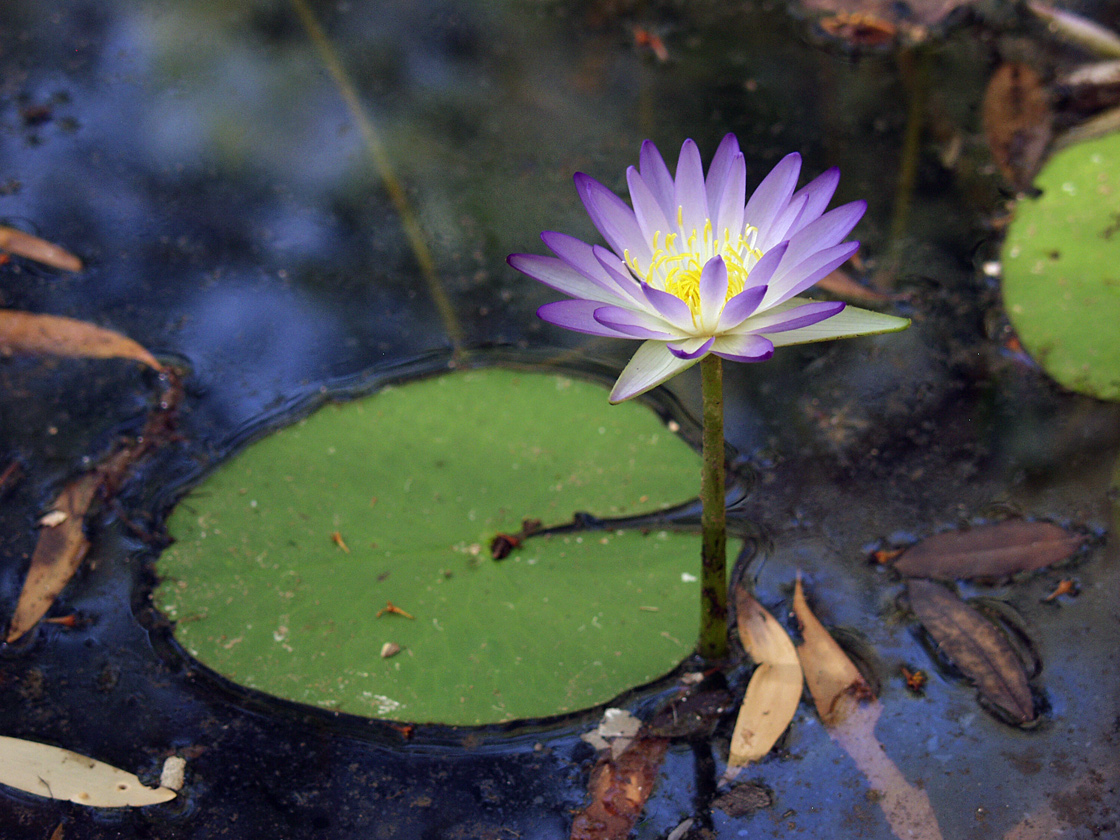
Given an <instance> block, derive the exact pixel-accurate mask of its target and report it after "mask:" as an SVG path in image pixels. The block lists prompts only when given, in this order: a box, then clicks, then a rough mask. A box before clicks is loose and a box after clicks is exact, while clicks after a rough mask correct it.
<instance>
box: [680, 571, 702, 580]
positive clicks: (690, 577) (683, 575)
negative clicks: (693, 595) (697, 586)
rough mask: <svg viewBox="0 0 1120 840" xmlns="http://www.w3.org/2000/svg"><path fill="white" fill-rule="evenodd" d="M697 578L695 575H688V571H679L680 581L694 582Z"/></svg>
mask: <svg viewBox="0 0 1120 840" xmlns="http://www.w3.org/2000/svg"><path fill="white" fill-rule="evenodd" d="M697 580H698V578H697V577H696V575H690V574H689V573H688V572H681V583H696V581H697Z"/></svg>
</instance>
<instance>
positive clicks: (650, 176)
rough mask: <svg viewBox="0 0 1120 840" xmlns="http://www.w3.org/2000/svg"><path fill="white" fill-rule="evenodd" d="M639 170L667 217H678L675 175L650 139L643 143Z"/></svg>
mask: <svg viewBox="0 0 1120 840" xmlns="http://www.w3.org/2000/svg"><path fill="white" fill-rule="evenodd" d="M638 172H640V173H641V176H642V180H643V181H645V182H646V186H647V187H649V189H650V192H652V193H653V196H654V198H656V199H657V203H658V204H660V205H661V211H662V212H663V213H664V214H665V216H666V218H669V219H676V218H677V208H676V206H675V205H674V204H673V202H674V201H675V200H676V197H675V195H676V187H675V186H674V184H673V176H672V175H670V174H669V167H668V166H666V165H665V159H664V158H662V157H661V152H659V151H657V147H656V146H655V145H653V143H652V142H651V141H649V140H646V141H645V142H644V143H642V151H641V153H640V154H639V155H638Z"/></svg>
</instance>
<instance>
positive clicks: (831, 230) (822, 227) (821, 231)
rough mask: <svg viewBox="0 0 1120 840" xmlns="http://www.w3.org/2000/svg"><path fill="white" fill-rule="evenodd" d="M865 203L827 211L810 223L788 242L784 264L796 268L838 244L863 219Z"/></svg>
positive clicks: (858, 202)
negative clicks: (812, 255) (815, 252)
mask: <svg viewBox="0 0 1120 840" xmlns="http://www.w3.org/2000/svg"><path fill="white" fill-rule="evenodd" d="M866 210H867V202H864V201H853V202H852V203H851V204H845V205H843V206H841V207H837V208H836V209H835V210H829V211H828V212H827V213H825V214H824V215H823V216H821V217H820V218H819V219H817V220H816V221H815V222H810V223H809V224H808V225H806V226H805V227H804V228H802V229H801V231H800V232H798V233H797V234H796V235H794V236H793V237H791V238H790V240H789V250H788V251H787V252H786V262H787V264H788V265H789V266H790V267H794V266H797V265H798V264H799V263H801V262H802V261H803V260H804V259H806V258H807V257H808V256H809V255H810V254H811V253H812V252H814V251H823V250H824V249H825V248H831V247H832V246H833V245H836V244H838V243H839V242H840V241H841V240H843V238H844V237H845V236H847V235H848V234H849V233H851V232H852V228H854V227H855V226H856V223H857V222H858V221H859V220H860V219H861V218H862V217H863V214H864V212H865V211H866Z"/></svg>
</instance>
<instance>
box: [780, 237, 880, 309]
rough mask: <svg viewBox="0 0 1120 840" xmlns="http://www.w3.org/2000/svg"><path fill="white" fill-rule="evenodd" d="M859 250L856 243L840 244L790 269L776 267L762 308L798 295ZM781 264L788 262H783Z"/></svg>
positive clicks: (819, 252)
mask: <svg viewBox="0 0 1120 840" xmlns="http://www.w3.org/2000/svg"><path fill="white" fill-rule="evenodd" d="M858 250H859V243H858V242H842V243H841V244H839V245H834V246H833V247H831V248H826V249H824V250H823V251H818V252H817V253H815V254H813V255H811V256H810V257H808V258H807V259H805V260H802V261H801V263H800V264H799V265H798V266H796V267H795V268H792V269H787V268H786V267H785V266H784V265H780V266H778V270H777V271H775V272H774V276H773V277H772V278H771V279H770V289H769V291H767V293H766V297H765V298H763V299H762V308H763V309H770V308H771V307H773V306H776V305H777V304H779V303H782V302H783V301H786V300H789V299H790V298H791V297H793V296H794V295H799V294H801V293H802V292H803V291H805V290H806V289H808V288H809V287H810V286H812V285H813V284H814V283H816V282H817V281H818V280H820V279H821V278H823V277H824V276H825V275H826V274H828V273H829V272H830V271H832V270H833V269H834V268H838V267H839V266H841V265H843V264H844V262H845V261H846V260H847V259H848V257H850V256H851V255H852V254H854V253H855V252H856V251H858ZM782 262H783V263H785V262H788V260H783V261H782Z"/></svg>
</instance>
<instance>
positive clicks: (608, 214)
mask: <svg viewBox="0 0 1120 840" xmlns="http://www.w3.org/2000/svg"><path fill="white" fill-rule="evenodd" d="M575 182H576V189H577V190H578V191H579V196H580V198H581V199H583V206H584V207H586V208H587V213H588V215H589V216H591V221H592V222H593V223H594V225H595V227H596V228H598V229H599V233H601V234H603V238H604V239H606V240H607V244H609V245H610V246H611V248H613V249H614V252H615V253H616V254H618V255H619V256H620V257H622V256H625V253H626V251H627V250H629V251H630V253H631V254H633V255H634V256H635V257H637V259H638V260H640V261H642V262H649V259H650V256H651V254H650V250H649V244H648V243H647V242H646V240H645V237H643V236H642V229H641V228H640V227H638V220H637V219H636V218H635V217H634V211H633V210H631V209H630V208H629V207H627V206H626V202H624V201H623V200H622V199H621V198H619V197H618V196H617V195H615V194H614V193H613V192H611V191H610V190H608V189H607V188H606V187H604V186H603V185H602V184H600V183H599V182H598V181H596V180H595V179H594V178H592V177H591V176H590V175H584V174H583V173H582V172H577V173H576V176H575Z"/></svg>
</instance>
